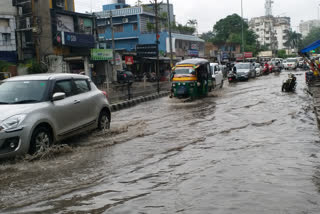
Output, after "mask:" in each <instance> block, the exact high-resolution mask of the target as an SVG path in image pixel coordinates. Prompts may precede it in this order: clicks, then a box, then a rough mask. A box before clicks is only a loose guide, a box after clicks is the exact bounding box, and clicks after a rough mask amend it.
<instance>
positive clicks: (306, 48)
mask: <svg viewBox="0 0 320 214" xmlns="http://www.w3.org/2000/svg"><path fill="white" fill-rule="evenodd" d="M318 47H320V40H318V41H316V42H314V43H312V44H310V45H308V46H307V47H305V48H304V49H302V50H301V51H300V52H301V53H308V52H310V51H312V50H314V49H316V48H318Z"/></svg>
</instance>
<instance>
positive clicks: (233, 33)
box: [205, 14, 261, 54]
mask: <svg viewBox="0 0 320 214" xmlns="http://www.w3.org/2000/svg"><path fill="white" fill-rule="evenodd" d="M242 24H243V37H244V51H246V52H253V53H254V54H257V53H258V52H259V51H261V49H260V45H259V44H258V42H257V38H258V36H257V35H256V34H255V33H254V32H253V31H252V30H250V29H249V26H248V24H247V23H246V22H245V21H244V20H243V19H242V18H241V17H240V16H239V15H238V14H233V15H230V16H227V17H226V18H224V19H221V20H219V21H218V22H217V23H216V24H215V25H214V27H213V31H212V33H210V32H208V34H205V38H206V39H205V40H206V41H210V42H212V43H214V44H238V45H239V44H240V45H241V44H242ZM207 36H211V38H210V39H209V38H207Z"/></svg>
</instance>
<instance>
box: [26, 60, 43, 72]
mask: <svg viewBox="0 0 320 214" xmlns="http://www.w3.org/2000/svg"><path fill="white" fill-rule="evenodd" d="M26 67H27V68H28V69H27V72H28V74H41V73H46V72H47V71H48V69H47V67H46V66H45V65H43V64H41V63H38V62H37V61H36V60H31V61H30V62H28V63H27V64H26Z"/></svg>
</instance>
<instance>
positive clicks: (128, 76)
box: [117, 70, 134, 84]
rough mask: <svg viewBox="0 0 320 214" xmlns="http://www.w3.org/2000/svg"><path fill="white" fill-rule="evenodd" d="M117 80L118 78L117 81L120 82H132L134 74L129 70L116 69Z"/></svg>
mask: <svg viewBox="0 0 320 214" xmlns="http://www.w3.org/2000/svg"><path fill="white" fill-rule="evenodd" d="M117 80H118V83H120V84H124V83H133V81H134V76H133V74H132V73H131V71H125V70H118V71H117Z"/></svg>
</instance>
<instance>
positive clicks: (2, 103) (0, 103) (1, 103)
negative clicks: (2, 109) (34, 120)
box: [0, 102, 9, 105]
mask: <svg viewBox="0 0 320 214" xmlns="http://www.w3.org/2000/svg"><path fill="white" fill-rule="evenodd" d="M4 104H9V103H6V102H0V105H4Z"/></svg>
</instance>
